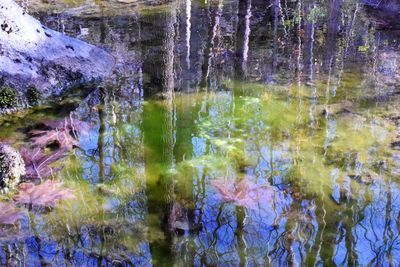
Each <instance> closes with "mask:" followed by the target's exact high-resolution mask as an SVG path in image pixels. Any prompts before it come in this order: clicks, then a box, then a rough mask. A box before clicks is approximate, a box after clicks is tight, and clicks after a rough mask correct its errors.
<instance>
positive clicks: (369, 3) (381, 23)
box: [363, 0, 400, 30]
mask: <svg viewBox="0 0 400 267" xmlns="http://www.w3.org/2000/svg"><path fill="white" fill-rule="evenodd" d="M363 2H364V5H365V7H366V8H367V12H368V13H369V15H370V18H371V20H372V21H374V23H375V25H376V27H377V28H378V29H396V30H398V29H400V21H399V19H398V16H399V14H400V2H399V1H398V0H363Z"/></svg>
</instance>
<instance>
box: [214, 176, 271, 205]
mask: <svg viewBox="0 0 400 267" xmlns="http://www.w3.org/2000/svg"><path fill="white" fill-rule="evenodd" d="M211 184H212V185H213V186H214V187H215V188H216V189H217V191H218V193H219V195H220V196H221V198H222V199H223V200H224V201H226V202H233V203H234V204H235V205H237V206H242V207H245V208H250V209H254V208H256V206H257V204H258V203H260V202H263V201H265V202H271V201H272V196H273V190H272V188H271V187H270V186H267V185H263V186H260V185H257V184H255V183H253V182H250V181H249V180H248V179H247V178H245V179H242V180H241V181H239V182H237V183H236V182H235V181H232V180H229V179H225V178H222V179H218V180H213V181H212V182H211Z"/></svg>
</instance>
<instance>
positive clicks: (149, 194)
mask: <svg viewBox="0 0 400 267" xmlns="http://www.w3.org/2000/svg"><path fill="white" fill-rule="evenodd" d="M83 10H85V9H84V8H83ZM78 11H79V10H78ZM106 11H107V9H106ZM106 11H104V12H105V14H107V12H106ZM129 11H130V13H131V14H120V13H118V14H117V15H110V14H107V15H104V16H103V15H102V14H97V13H94V14H93V13H90V14H89V15H85V16H82V15H79V16H78V15H77V14H76V13H73V12H72V15H71V14H67V13H65V14H64V13H62V14H60V15H57V16H53V15H42V17H43V19H44V20H46V21H47V23H48V24H49V25H50V26H52V27H55V28H57V27H59V28H58V29H64V30H65V31H66V32H68V33H70V34H74V35H80V37H81V38H84V39H86V40H89V41H91V42H94V43H96V44H98V45H103V46H105V47H107V48H108V49H110V50H112V51H113V52H114V53H115V54H116V55H117V57H118V60H119V63H120V64H119V68H118V70H119V72H118V73H117V74H116V75H115V76H114V77H113V79H112V80H111V81H109V82H108V83H107V84H105V85H104V86H103V87H102V88H98V89H96V90H94V91H93V92H92V93H90V94H89V95H88V96H86V97H84V98H83V100H82V98H80V97H76V98H74V97H69V99H68V100H66V101H65V103H61V107H62V108H60V106H56V107H52V106H49V107H42V108H39V109H35V110H31V111H29V112H24V113H23V114H17V115H14V116H9V117H3V118H1V132H0V136H1V137H2V138H8V139H11V140H12V141H13V143H14V144H15V146H22V145H25V142H26V138H27V135H26V133H27V131H28V130H29V129H32V128H34V127H35V125H37V124H38V123H40V122H41V121H44V120H48V119H57V118H64V117H72V118H75V119H78V120H81V121H84V122H87V123H90V125H91V128H90V130H89V133H88V134H83V135H81V136H79V145H78V146H79V147H78V148H76V149H75V150H74V151H73V152H72V153H71V154H70V156H69V157H67V158H66V159H64V160H62V161H61V162H60V164H62V165H64V169H63V170H62V171H61V172H60V173H57V174H56V175H55V177H54V178H55V179H61V180H62V181H64V184H65V186H66V187H68V188H71V189H72V190H74V193H75V195H76V198H75V199H72V200H66V201H63V202H61V203H59V205H57V207H56V208H55V209H54V210H51V211H47V210H45V211H44V210H43V209H35V208H34V209H30V210H29V211H28V209H27V210H26V211H27V213H26V216H25V217H24V219H23V220H22V221H21V223H20V224H19V225H18V226H16V227H14V228H6V231H5V232H4V233H3V236H2V237H1V246H0V247H1V251H0V259H1V260H2V264H4V265H6V264H7V265H27V266H36V265H40V264H42V265H46V264H48V265H54V266H63V265H74V266H93V265H99V266H111V265H117V266H119V265H121V266H125V265H128V266H129V265H136V266H149V265H156V266H164V265H165V266H173V265H176V266H192V265H194V266H202V265H206V266H259V265H273V266H286V265H295V266H297V265H310V266H312V265H327V266H330V265H340V266H341V265H368V264H371V265H383V266H389V265H398V264H399V261H400V252H399V249H400V244H399V241H398V236H399V214H400V213H399V212H400V205H399V203H398V198H399V196H400V195H399V194H400V188H399V185H400V184H399V182H400V181H399V176H400V152H399V151H398V150H397V149H398V146H396V145H395V143H394V142H396V141H398V139H399V128H398V127H399V115H400V114H399V113H400V112H399V109H398V107H397V106H398V102H399V95H398V92H399V91H398V86H397V83H398V78H399V67H398V60H397V58H398V56H399V52H398V51H399V47H398V42H397V36H396V33H394V32H387V31H378V30H376V29H375V28H374V24H372V22H371V21H370V20H369V18H368V17H369V16H367V15H366V14H365V12H364V10H363V8H362V6H360V5H358V4H357V3H353V2H352V1H348V2H347V1H346V3H344V4H343V5H342V7H341V8H338V7H337V6H335V5H334V4H332V5H327V4H318V3H316V2H311V1H305V2H304V1H298V2H285V1H283V2H281V3H280V5H277V3H275V5H274V2H271V3H268V1H252V3H250V1H240V3H237V2H236V1H232V2H230V1H219V2H218V1H211V2H209V3H206V4H204V3H203V2H200V1H187V2H186V1H182V2H177V3H172V4H169V5H165V6H161V7H155V8H152V9H146V10H141V11H138V10H136V9H134V8H133V9H131V10H129ZM74 12H76V11H74ZM127 13H129V12H127ZM79 14H80V13H79ZM335 25H339V26H338V27H336V26H335ZM6 233H8V234H6Z"/></svg>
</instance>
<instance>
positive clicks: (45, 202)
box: [15, 181, 75, 207]
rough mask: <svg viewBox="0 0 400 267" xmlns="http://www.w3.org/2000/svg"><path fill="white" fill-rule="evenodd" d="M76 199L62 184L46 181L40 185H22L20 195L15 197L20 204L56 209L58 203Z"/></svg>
mask: <svg viewBox="0 0 400 267" xmlns="http://www.w3.org/2000/svg"><path fill="white" fill-rule="evenodd" d="M74 197H75V195H74V193H73V192H72V190H70V189H66V188H63V187H62V183H61V182H58V181H45V182H44V183H42V184H40V185H34V184H32V183H22V184H21V185H20V186H19V193H18V195H17V196H16V197H15V201H16V202H17V203H18V204H32V205H34V206H41V207H55V205H56V204H57V202H58V201H60V200H63V199H70V198H74Z"/></svg>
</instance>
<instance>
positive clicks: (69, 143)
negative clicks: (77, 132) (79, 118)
mask: <svg viewBox="0 0 400 267" xmlns="http://www.w3.org/2000/svg"><path fill="white" fill-rule="evenodd" d="M30 134H31V135H32V137H31V140H32V142H33V144H34V145H35V146H38V147H42V148H44V147H46V146H49V145H53V144H55V145H56V146H57V147H59V148H60V149H67V150H72V149H73V148H74V147H75V146H77V145H78V141H77V140H76V139H75V138H74V137H73V136H71V134H70V133H69V130H67V129H61V130H58V129H56V130H47V131H46V130H43V131H40V130H33V131H31V132H30Z"/></svg>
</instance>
